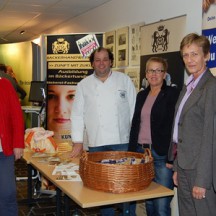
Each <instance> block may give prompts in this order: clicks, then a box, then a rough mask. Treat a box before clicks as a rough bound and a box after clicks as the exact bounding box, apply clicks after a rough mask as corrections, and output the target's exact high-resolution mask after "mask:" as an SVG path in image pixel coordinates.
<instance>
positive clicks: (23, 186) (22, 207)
mask: <svg viewBox="0 0 216 216" xmlns="http://www.w3.org/2000/svg"><path fill="white" fill-rule="evenodd" d="M15 173H16V177H17V199H18V205H19V216H39V215H40V216H55V215H56V212H55V211H56V202H55V195H53V194H47V193H46V194H42V193H40V192H39V191H40V188H41V187H40V181H38V179H37V180H34V190H33V194H34V198H36V199H37V200H38V201H35V202H34V203H31V204H29V203H27V199H26V198H27V180H26V179H21V180H20V179H19V177H25V176H27V165H26V163H25V161H23V160H18V161H16V162H15ZM18 179H19V180H18ZM38 198H40V199H38ZM70 202H71V203H70V215H71V216H100V209H99V208H88V209H83V208H81V207H79V206H78V205H76V204H75V203H74V202H73V201H72V200H71V201H70ZM141 208H143V207H142V206H141ZM115 212H116V216H117V215H119V214H120V212H121V210H120V209H119V208H118V206H116V207H115ZM63 214H64V212H63V210H62V215H63ZM139 215H142V216H145V214H139Z"/></svg>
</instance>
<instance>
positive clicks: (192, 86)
mask: <svg viewBox="0 0 216 216" xmlns="http://www.w3.org/2000/svg"><path fill="white" fill-rule="evenodd" d="M206 71H207V69H206V70H205V71H204V72H203V73H201V74H200V75H199V76H198V78H197V79H195V80H194V76H193V74H191V75H190V76H189V77H188V79H187V81H186V86H187V89H188V87H189V88H190V89H195V88H196V86H197V84H198V82H199V81H200V80H201V78H202V76H203V75H204V73H205V72H206Z"/></svg>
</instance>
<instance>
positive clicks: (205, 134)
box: [169, 71, 216, 189]
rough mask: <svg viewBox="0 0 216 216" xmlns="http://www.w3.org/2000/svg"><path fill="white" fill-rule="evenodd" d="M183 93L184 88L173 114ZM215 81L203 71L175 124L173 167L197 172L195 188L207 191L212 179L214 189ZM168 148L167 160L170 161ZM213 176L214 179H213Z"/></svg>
mask: <svg viewBox="0 0 216 216" xmlns="http://www.w3.org/2000/svg"><path fill="white" fill-rule="evenodd" d="M185 92H186V86H184V87H183V89H182V92H181V94H180V96H179V99H178V102H177V104H176V111H175V114H176V112H177V110H178V107H179V105H180V103H181V101H182V98H183V97H184V95H185ZM215 119H216V79H215V78H214V76H213V75H212V74H211V72H210V71H206V72H205V74H203V76H202V78H201V79H200V81H199V83H198V84H197V86H196V88H195V89H194V90H193V92H192V93H191V95H190V97H189V98H188V100H187V101H186V103H185V105H184V107H183V109H182V112H181V116H180V119H179V124H178V144H177V157H176V159H175V162H174V165H175V170H176V166H177V164H178V166H180V167H181V168H182V169H186V170H192V169H193V170H196V173H197V175H196V178H195V183H194V184H195V185H196V186H199V187H203V188H206V189H209V188H210V187H211V186H212V179H213V178H214V180H215V186H216V167H215V163H216V160H215V161H214V162H213V151H214V154H216V148H215V144H216V143H215V144H214V142H215V140H214V139H215V128H214V124H215V123H216V122H215ZM172 148H173V146H172V145H170V150H169V159H170V160H172V159H173V154H172ZM213 167H215V168H214V169H213ZM213 174H214V175H215V176H213Z"/></svg>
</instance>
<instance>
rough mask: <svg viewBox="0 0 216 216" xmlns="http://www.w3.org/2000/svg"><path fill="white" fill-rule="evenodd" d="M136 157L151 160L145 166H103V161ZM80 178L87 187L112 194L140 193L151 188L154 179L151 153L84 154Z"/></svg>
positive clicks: (112, 152)
mask: <svg viewBox="0 0 216 216" xmlns="http://www.w3.org/2000/svg"><path fill="white" fill-rule="evenodd" d="M124 157H128V158H129V157H135V158H145V159H149V162H146V163H144V164H133V165H126V164H124V165H117V164H102V163H100V161H101V160H103V159H116V160H117V159H121V158H124ZM79 172H80V176H81V178H82V181H83V184H84V185H85V186H86V187H89V188H92V189H96V190H102V191H106V192H112V193H125V192H131V191H139V190H142V189H144V188H146V187H148V186H149V184H150V183H151V181H152V179H153V178H154V165H153V158H152V156H151V151H150V150H149V149H147V151H145V154H144V155H143V154H141V153H135V152H122V151H106V152H92V153H87V152H85V151H84V152H83V153H82V156H81V158H80V168H79Z"/></svg>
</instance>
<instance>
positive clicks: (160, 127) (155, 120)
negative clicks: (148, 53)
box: [129, 57, 179, 216]
mask: <svg viewBox="0 0 216 216" xmlns="http://www.w3.org/2000/svg"><path fill="white" fill-rule="evenodd" d="M167 68H168V64H167V61H166V60H165V59H163V58H160V57H152V58H150V59H149V60H148V61H147V63H146V78H147V81H148V83H149V86H148V87H147V88H146V89H145V90H142V91H140V92H139V93H138V95H137V99H136V106H135V111H134V116H133V120H132V127H131V132H130V141H129V151H136V152H141V153H142V152H144V151H145V148H150V149H151V151H152V156H153V157H154V166H155V179H154V181H155V182H157V183H159V184H162V185H164V186H166V187H168V188H170V189H173V181H172V174H173V173H172V165H171V164H168V163H167V154H168V149H169V145H170V142H171V131H172V124H173V117H174V111H175V104H176V101H177V99H178V95H179V91H178V90H177V89H176V88H174V87H171V86H167V85H166V81H165V77H166V72H167ZM170 201H171V197H165V198H158V199H151V200H147V201H146V210H147V215H148V216H152V215H161V216H169V215H171V209H170Z"/></svg>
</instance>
